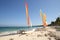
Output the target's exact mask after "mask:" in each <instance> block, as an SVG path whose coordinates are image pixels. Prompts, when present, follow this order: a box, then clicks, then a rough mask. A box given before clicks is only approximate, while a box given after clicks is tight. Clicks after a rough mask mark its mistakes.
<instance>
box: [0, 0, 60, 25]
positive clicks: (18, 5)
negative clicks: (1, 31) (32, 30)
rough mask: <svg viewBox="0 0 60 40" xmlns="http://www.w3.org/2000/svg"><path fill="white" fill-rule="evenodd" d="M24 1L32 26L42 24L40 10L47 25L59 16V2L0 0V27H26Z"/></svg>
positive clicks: (51, 0) (58, 0) (50, 0)
mask: <svg viewBox="0 0 60 40" xmlns="http://www.w3.org/2000/svg"><path fill="white" fill-rule="evenodd" d="M25 1H26V2H27V3H28V11H29V16H30V19H31V22H32V25H40V24H42V20H41V17H40V9H41V10H42V12H43V13H44V12H45V13H46V15H47V23H48V24H49V23H51V21H55V19H56V18H57V17H58V16H60V0H0V25H8V26H26V25H27V24H26V12H25V11H26V10H25Z"/></svg>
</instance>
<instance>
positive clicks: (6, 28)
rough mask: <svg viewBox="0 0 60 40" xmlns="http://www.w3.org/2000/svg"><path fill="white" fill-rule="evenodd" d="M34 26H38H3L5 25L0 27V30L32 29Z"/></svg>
mask: <svg viewBox="0 0 60 40" xmlns="http://www.w3.org/2000/svg"><path fill="white" fill-rule="evenodd" d="M34 28H38V27H26V26H25V27H22V26H19V27H17V26H15V27H14V26H5V27H0V32H7V31H18V30H31V29H34Z"/></svg>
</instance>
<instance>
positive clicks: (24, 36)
mask: <svg viewBox="0 0 60 40" xmlns="http://www.w3.org/2000/svg"><path fill="white" fill-rule="evenodd" d="M45 29H47V30H45ZM45 29H44V28H43V29H41V28H37V29H33V30H29V31H25V32H23V33H21V34H20V33H17V31H15V32H16V33H15V32H13V34H8V35H3V36H1V37H0V40H10V39H13V40H17V39H18V40H40V39H41V40H49V39H51V40H56V39H55V36H56V38H58V39H59V38H60V36H59V35H60V32H59V34H58V35H57V31H55V29H52V28H45ZM19 32H20V31H19ZM54 32H55V33H56V35H55V33H54ZM54 35H55V36H54Z"/></svg>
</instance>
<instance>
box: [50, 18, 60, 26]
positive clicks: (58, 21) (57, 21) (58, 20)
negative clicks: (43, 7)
mask: <svg viewBox="0 0 60 40" xmlns="http://www.w3.org/2000/svg"><path fill="white" fill-rule="evenodd" d="M49 26H60V17H57V19H56V21H52V22H51V24H49Z"/></svg>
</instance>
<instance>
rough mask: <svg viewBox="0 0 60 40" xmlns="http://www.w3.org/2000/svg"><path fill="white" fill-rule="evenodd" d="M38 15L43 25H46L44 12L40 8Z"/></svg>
mask: <svg viewBox="0 0 60 40" xmlns="http://www.w3.org/2000/svg"><path fill="white" fill-rule="evenodd" d="M40 16H41V18H42V23H43V26H44V27H46V26H47V22H46V14H45V13H44V14H43V13H42V11H41V9H40Z"/></svg>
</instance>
